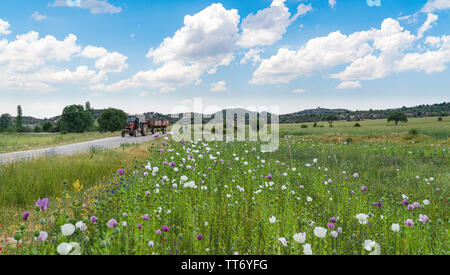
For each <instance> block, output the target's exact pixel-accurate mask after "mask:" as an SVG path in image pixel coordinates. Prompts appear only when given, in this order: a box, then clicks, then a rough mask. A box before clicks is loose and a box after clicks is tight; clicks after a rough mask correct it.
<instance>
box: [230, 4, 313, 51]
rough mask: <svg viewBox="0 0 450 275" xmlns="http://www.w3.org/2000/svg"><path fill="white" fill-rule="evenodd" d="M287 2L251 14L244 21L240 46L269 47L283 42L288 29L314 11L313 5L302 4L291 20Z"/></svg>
mask: <svg viewBox="0 0 450 275" xmlns="http://www.w3.org/2000/svg"><path fill="white" fill-rule="evenodd" d="M284 2H285V0H274V1H273V2H272V4H271V6H270V7H268V8H266V9H263V10H260V11H258V12H257V13H256V14H249V15H248V16H247V17H246V18H245V19H243V20H242V24H241V28H242V34H241V37H240V40H239V42H238V45H239V46H241V47H243V48H251V47H254V46H268V45H272V44H274V43H275V42H277V41H279V40H281V38H282V37H283V34H284V33H286V29H287V27H288V26H289V25H290V24H291V23H292V22H293V21H295V19H297V17H298V16H300V15H304V14H306V13H308V12H310V11H311V10H312V7H311V4H310V5H305V4H300V5H299V6H298V8H297V13H296V14H295V15H294V16H293V17H292V18H291V13H290V12H289V9H288V8H287V7H286V6H285V4H284Z"/></svg>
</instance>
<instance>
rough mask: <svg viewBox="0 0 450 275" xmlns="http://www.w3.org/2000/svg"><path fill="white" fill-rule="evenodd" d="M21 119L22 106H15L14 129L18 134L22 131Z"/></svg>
mask: <svg viewBox="0 0 450 275" xmlns="http://www.w3.org/2000/svg"><path fill="white" fill-rule="evenodd" d="M22 121H23V117H22V106H20V105H19V106H17V117H16V129H17V131H19V132H22V131H23V125H22Z"/></svg>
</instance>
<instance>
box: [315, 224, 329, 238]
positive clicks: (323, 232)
mask: <svg viewBox="0 0 450 275" xmlns="http://www.w3.org/2000/svg"><path fill="white" fill-rule="evenodd" d="M326 234H327V230H326V229H325V228H323V227H320V226H318V227H316V228H314V235H315V236H316V237H318V238H324V237H325V236H326Z"/></svg>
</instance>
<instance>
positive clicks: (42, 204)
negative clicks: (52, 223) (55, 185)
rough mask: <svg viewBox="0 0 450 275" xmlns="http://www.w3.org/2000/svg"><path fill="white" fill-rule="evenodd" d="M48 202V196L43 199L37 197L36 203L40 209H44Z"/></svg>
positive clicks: (46, 207)
mask: <svg viewBox="0 0 450 275" xmlns="http://www.w3.org/2000/svg"><path fill="white" fill-rule="evenodd" d="M48 204H49V200H48V198H45V199H42V200H41V199H38V200H37V201H36V205H37V206H39V207H40V208H41V211H45V210H47V209H48Z"/></svg>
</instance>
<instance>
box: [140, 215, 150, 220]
mask: <svg viewBox="0 0 450 275" xmlns="http://www.w3.org/2000/svg"><path fill="white" fill-rule="evenodd" d="M142 219H143V220H144V221H148V220H150V215H149V214H145V215H144V216H142Z"/></svg>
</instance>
